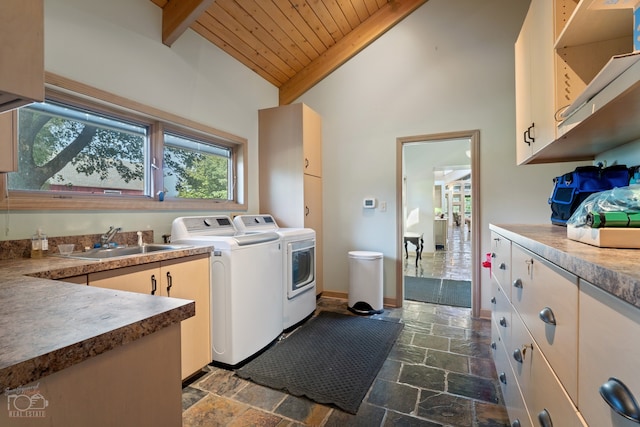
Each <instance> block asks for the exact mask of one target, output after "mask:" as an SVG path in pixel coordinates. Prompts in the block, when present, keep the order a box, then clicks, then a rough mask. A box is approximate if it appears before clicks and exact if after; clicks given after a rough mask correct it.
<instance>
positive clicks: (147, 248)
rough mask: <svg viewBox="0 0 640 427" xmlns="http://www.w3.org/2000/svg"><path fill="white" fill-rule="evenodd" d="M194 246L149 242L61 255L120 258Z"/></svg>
mask: <svg viewBox="0 0 640 427" xmlns="http://www.w3.org/2000/svg"><path fill="white" fill-rule="evenodd" d="M191 247H193V246H189V245H170V244H167V245H162V244H153V243H151V244H147V245H142V246H119V247H115V248H96V249H91V250H88V251H86V252H75V253H72V254H71V255H66V256H64V255H59V256H63V257H65V258H75V259H91V260H97V261H101V260H105V259H111V258H119V257H126V256H133V255H144V254H151V253H154V252H161V251H173V250H178V249H188V248H191Z"/></svg>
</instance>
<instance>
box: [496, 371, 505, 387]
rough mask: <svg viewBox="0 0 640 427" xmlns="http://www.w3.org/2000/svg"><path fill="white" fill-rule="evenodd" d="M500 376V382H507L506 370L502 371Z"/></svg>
mask: <svg viewBox="0 0 640 427" xmlns="http://www.w3.org/2000/svg"><path fill="white" fill-rule="evenodd" d="M498 378H499V379H500V382H501V383H502V384H505V385H506V384H507V374H505V373H504V372H500V375H498Z"/></svg>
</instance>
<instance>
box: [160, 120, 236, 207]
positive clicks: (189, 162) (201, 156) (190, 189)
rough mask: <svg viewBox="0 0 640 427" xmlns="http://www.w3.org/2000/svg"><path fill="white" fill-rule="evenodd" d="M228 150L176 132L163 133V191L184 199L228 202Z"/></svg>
mask: <svg viewBox="0 0 640 427" xmlns="http://www.w3.org/2000/svg"><path fill="white" fill-rule="evenodd" d="M232 170H233V168H232V163H231V149H230V148H228V147H225V146H223V145H217V144H215V143H214V142H209V141H204V140H201V139H196V138H191V137H188V136H184V135H179V134H177V133H172V132H165V133H164V167H163V179H164V191H165V194H166V196H169V197H177V198H185V199H216V200H229V199H231V195H232V190H231V187H230V183H232V182H233V180H232V177H231V171H232Z"/></svg>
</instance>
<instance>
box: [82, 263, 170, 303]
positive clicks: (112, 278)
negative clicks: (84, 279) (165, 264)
mask: <svg viewBox="0 0 640 427" xmlns="http://www.w3.org/2000/svg"><path fill="white" fill-rule="evenodd" d="M159 282H160V263H159V262H153V263H149V264H141V265H135V266H131V267H124V268H118V269H115V270H106V271H100V272H97V273H90V274H89V279H88V283H89V286H96V287H99V288H106V289H115V290H119V291H128V292H137V293H139V294H151V295H160V289H161V288H160V286H159Z"/></svg>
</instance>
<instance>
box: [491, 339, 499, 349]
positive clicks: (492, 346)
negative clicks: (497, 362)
mask: <svg viewBox="0 0 640 427" xmlns="http://www.w3.org/2000/svg"><path fill="white" fill-rule="evenodd" d="M491 348H492V349H494V350H495V349H496V348H498V345H497V344H496V342H495V341H492V342H491Z"/></svg>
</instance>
